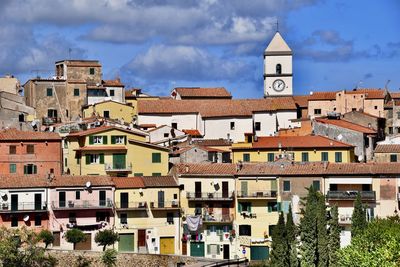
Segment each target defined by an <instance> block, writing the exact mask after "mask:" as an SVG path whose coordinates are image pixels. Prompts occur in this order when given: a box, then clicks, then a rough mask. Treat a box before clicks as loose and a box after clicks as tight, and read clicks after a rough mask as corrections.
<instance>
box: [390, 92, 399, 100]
mask: <svg viewBox="0 0 400 267" xmlns="http://www.w3.org/2000/svg"><path fill="white" fill-rule="evenodd" d="M390 96H391V97H392V98H393V99H400V93H393V92H391V93H390Z"/></svg>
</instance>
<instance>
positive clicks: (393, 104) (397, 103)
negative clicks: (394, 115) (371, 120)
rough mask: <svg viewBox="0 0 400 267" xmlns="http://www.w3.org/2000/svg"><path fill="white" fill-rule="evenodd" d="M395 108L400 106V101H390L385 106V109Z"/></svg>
mask: <svg viewBox="0 0 400 267" xmlns="http://www.w3.org/2000/svg"><path fill="white" fill-rule="evenodd" d="M393 106H400V99H399V100H397V99H395V100H390V101H388V102H387V103H385V105H384V107H385V108H393Z"/></svg>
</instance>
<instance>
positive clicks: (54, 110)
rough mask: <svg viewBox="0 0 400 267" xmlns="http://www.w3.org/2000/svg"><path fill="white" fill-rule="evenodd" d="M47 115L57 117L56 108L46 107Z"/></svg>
mask: <svg viewBox="0 0 400 267" xmlns="http://www.w3.org/2000/svg"><path fill="white" fill-rule="evenodd" d="M47 117H49V118H57V110H56V109H48V110H47Z"/></svg>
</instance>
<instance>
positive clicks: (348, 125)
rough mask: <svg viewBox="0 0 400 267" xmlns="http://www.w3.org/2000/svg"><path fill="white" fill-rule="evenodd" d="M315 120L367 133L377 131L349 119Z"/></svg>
mask: <svg viewBox="0 0 400 267" xmlns="http://www.w3.org/2000/svg"><path fill="white" fill-rule="evenodd" d="M315 121H317V122H319V123H324V124H330V125H334V126H337V127H341V128H346V129H349V130H353V131H356V132H360V133H365V134H376V131H375V130H374V129H371V128H368V127H364V126H361V125H358V124H355V123H352V122H349V121H345V120H329V119H315Z"/></svg>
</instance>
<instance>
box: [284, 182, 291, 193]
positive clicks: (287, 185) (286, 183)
mask: <svg viewBox="0 0 400 267" xmlns="http://www.w3.org/2000/svg"><path fill="white" fill-rule="evenodd" d="M283 191H284V192H290V181H283Z"/></svg>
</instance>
